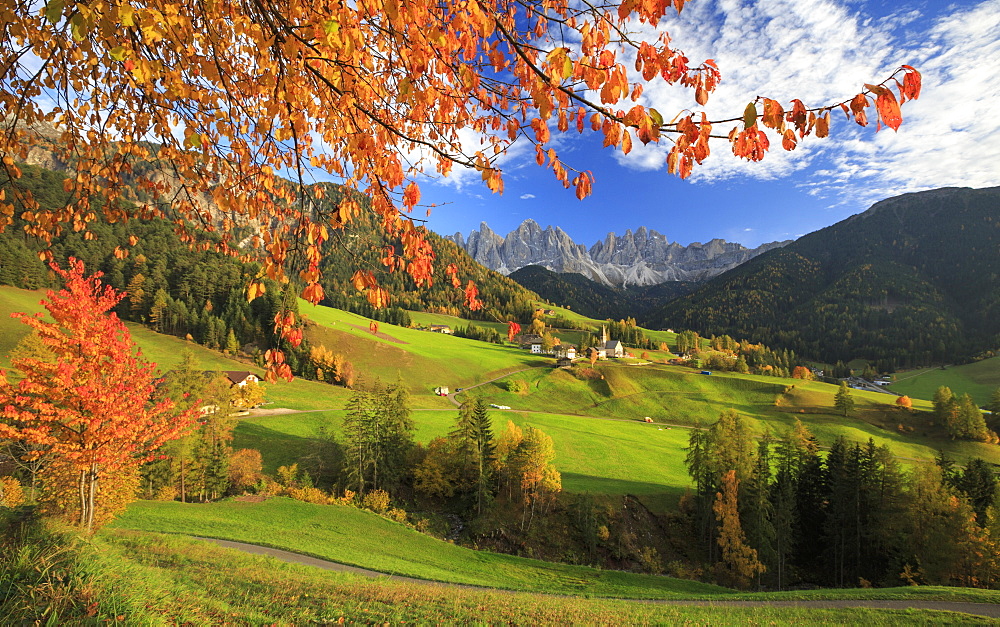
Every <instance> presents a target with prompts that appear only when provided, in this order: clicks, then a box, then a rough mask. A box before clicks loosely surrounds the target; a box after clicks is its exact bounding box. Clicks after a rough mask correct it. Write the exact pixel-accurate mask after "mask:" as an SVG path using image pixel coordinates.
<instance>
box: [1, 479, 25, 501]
mask: <svg viewBox="0 0 1000 627" xmlns="http://www.w3.org/2000/svg"><path fill="white" fill-rule="evenodd" d="M22 503H24V490H22V489H21V483H20V482H19V481H18V480H17V479H15V478H14V477H0V507H11V508H13V507H17V506H18V505H21V504H22Z"/></svg>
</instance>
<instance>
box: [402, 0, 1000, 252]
mask: <svg viewBox="0 0 1000 627" xmlns="http://www.w3.org/2000/svg"><path fill="white" fill-rule="evenodd" d="M661 28H662V29H666V30H667V31H668V32H670V34H671V36H672V38H673V45H675V46H677V47H679V48H680V49H682V50H684V51H685V52H686V53H687V55H688V57H689V58H690V59H691V61H692V62H693V63H699V62H700V61H702V60H704V59H707V58H714V59H715V60H716V61H717V62H718V64H719V67H720V69H721V71H722V75H723V80H722V84H721V85H720V86H719V88H718V89H717V91H716V92H715V94H714V95H713V96H712V98H711V99H710V101H709V103H708V105H707V106H706V107H705V109H706V111H707V112H708V115H709V117H716V118H719V117H731V116H734V115H738V114H740V113H741V112H742V111H743V108H744V107H745V106H746V103H747V102H749V101H750V100H752V99H753V98H754V97H755V96H757V95H761V96H767V97H771V98H775V99H778V100H780V101H782V102H787V101H788V100H790V99H791V98H796V97H798V98H801V99H802V100H803V101H804V102H805V103H806V104H807V105H808V106H815V105H820V104H828V103H832V102H838V101H840V100H842V99H844V98H847V97H850V96H852V95H853V94H855V93H857V92H858V91H860V89H861V88H862V84H863V83H866V82H878V81H881V80H883V79H884V78H885V77H887V76H888V75H889V74H891V73H892V71H893V70H894V69H895V68H896V67H898V66H899V65H901V64H909V65H913V66H915V67H917V68H918V69H919V70H921V72H922V73H923V93H922V94H921V98H920V100H918V101H914V102H908V103H906V104H905V105H904V106H903V109H902V111H903V125H902V126H901V127H900V129H899V132H898V133H893V131H892V130H891V129H883V130H882V131H880V132H878V133H875V129H874V126H870V127H869V128H866V129H861V128H860V127H858V126H857V125H856V124H855V123H854V122H853V121H847V120H846V119H845V118H844V117H843V115H841V114H837V115H834V116H833V117H834V120H835V121H834V123H833V124H832V125H831V136H830V137H829V138H827V139H823V140H818V139H815V138H807V139H806V141H804V142H802V143H800V145H799V147H798V148H797V149H796V150H795V151H793V152H791V153H786V152H785V151H783V150H781V148H780V145H779V144H780V142H779V141H776V140H775V139H774V138H773V137H772V140H771V145H772V147H773V148H776V149H773V150H772V151H771V152H770V153H769V155H768V158H766V159H765V160H764V161H763V162H761V163H747V162H742V161H740V160H738V159H736V158H735V157H733V156H732V154H731V153H730V152H729V147H728V144H727V143H726V142H725V141H721V140H716V143H715V144H713V146H712V149H713V153H712V155H711V156H710V157H709V159H708V160H706V162H705V163H704V164H703V165H702V166H701V167H699V168H696V171H695V174H694V175H693V176H692V177H691V178H689V179H688V180H686V181H681V180H680V179H678V178H676V177H673V176H670V175H668V174H667V173H666V168H665V165H664V159H665V155H666V152H667V150H669V144H668V143H665V144H664V145H663V146H653V145H651V146H649V147H646V148H642V146H641V144H639V143H638V142H636V146H638V147H639V148H641V149H633V151H632V153H630V154H629V155H628V156H626V155H623V154H621V153H620V152H616V151H612V150H611V149H608V148H601V144H600V139H599V138H598V137H597V136H596V135H583V136H580V135H576V134H575V133H572V134H570V135H566V136H561V137H559V138H558V139H557V140H556V141H557V142H558V143H557V147H558V149H559V151H560V157H561V158H562V159H563V160H564V161H565V162H567V163H569V164H571V165H573V166H574V167H577V168H579V169H583V170H586V169H589V170H592V171H593V173H594V175H595V179H596V180H595V184H594V193H593V195H592V196H591V197H589V198H587V199H586V200H584V201H578V200H577V199H576V197H575V196H574V194H573V192H572V190H565V189H563V188H562V186H561V185H560V184H558V183H557V182H556V181H555V179H554V178H553V177H552V176H551V173H549V172H548V171H546V170H543V169H542V168H539V167H538V166H536V165H535V164H534V155H533V152H532V153H528V152H527V151H525V150H520V149H518V148H517V147H515V149H514V150H512V151H511V152H510V154H509V155H508V156H507V157H506V158H505V159H504V162H503V167H504V172H505V191H504V194H503V195H502V196H498V195H491V194H490V192H489V190H488V189H486V188H485V186H483V185H482V184H481V183H480V182H479V176H478V175H477V174H476V173H474V172H457V173H456V174H454V175H453V176H452V177H450V178H449V179H444V180H437V181H433V182H424V183H423V184H422V191H423V199H422V200H423V202H426V203H437V205H438V206H437V207H436V208H434V209H433V210H432V214H431V216H430V218H429V222H428V226H429V227H430V228H431V229H432V230H434V231H436V232H438V233H441V234H452V233H455V232H456V231H460V232H462V233H463V234H468V233H469V231H471V230H472V229H476V228H478V227H479V223H480V222H481V221H485V222H487V223H488V224H489V225H490V227H491V228H492V229H493V230H494V231H496V232H498V233H500V234H501V235H504V234H506V233H507V232H509V231H510V230H512V229H514V228H516V227H517V225H518V224H520V223H521V222H522V221H523V220H525V219H527V218H532V219H534V220H535V221H536V222H538V223H539V224H541V225H542V226H543V227H544V226H547V225H553V226H559V227H561V228H562V229H563V230H565V231H566V232H567V233H569V235H570V236H571V237H573V238H574V240H575V241H577V242H578V243H582V244H586V245H587V246H590V245H591V244H593V243H594V242H595V241H597V240H598V239H602V238H603V237H604V236H605V235H606V234H607V233H608V232H609V231H615V232H617V233H619V234H621V233H624V232H625V230H626V229H629V228H631V229H633V230H634V229H635V228H637V227H639V226H646V227H647V228H651V229H655V230H657V231H659V232H661V233H663V234H664V235H666V236H667V238H668V239H669V240H671V241H676V242H680V243H681V244H689V243H691V242H695V241H700V242H705V241H707V240H709V239H712V238H713V237H720V238H724V239H727V240H729V241H737V242H741V243H743V244H745V245H748V246H756V245H759V244H761V243H764V242H769V241H774V240H781V239H789V238H794V237H797V236H800V235H803V234H805V233H809V232H811V231H814V230H817V229H819V228H823V227H825V226H828V225H830V224H833V223H835V222H837V221H839V220H842V219H843V218H846V217H847V216H849V215H852V214H855V213H858V212H860V211H863V210H865V209H867V208H868V207H869V206H870V205H871V204H872V203H873V202H875V201H877V200H879V199H882V198H886V197H889V196H893V195H897V194H900V193H905V192H911V191H919V190H923V189H932V188H936V187H945V186H968V187H987V186H992V185H1000V0H987V1H984V2H975V1H965V0H963V1H959V2H943V1H940V0H922V1H910V0H902V1H900V2H885V1H874V0H873V1H867V2H865V1H844V0H768V1H764V2H750V1H744V0H692V1H691V2H690V3H689V4H688V5H687V6H686V7H685V9H684V11H683V13H682V14H681V16H679V17H672V18H671V19H669V20H666V21H665V22H664V23H663V24H661ZM626 65H630V64H629V63H626ZM640 102H642V103H643V104H646V105H649V106H654V107H656V108H657V109H658V110H659V111H660V112H661V113H664V117H666V118H670V117H673V115H674V114H675V113H677V112H679V111H681V110H682V109H684V108H692V109H693V108H695V107H696V105H695V103H694V99H693V94H692V93H691V92H690V91H688V90H685V89H682V88H672V87H669V86H665V85H664V86H662V87H661V86H655V85H654V86H651V87H649V88H647V90H646V91H645V93H644V94H643V96H642V100H641V101H640ZM668 112H669V113H668ZM871 117H874V115H873V114H872V115H871ZM720 130H723V132H728V127H726V128H724V129H720ZM421 217H422V216H421Z"/></svg>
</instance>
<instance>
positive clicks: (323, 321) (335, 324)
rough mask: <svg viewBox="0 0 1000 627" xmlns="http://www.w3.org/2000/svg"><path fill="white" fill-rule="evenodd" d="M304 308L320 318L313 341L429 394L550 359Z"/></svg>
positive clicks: (371, 373) (310, 334)
mask: <svg viewBox="0 0 1000 627" xmlns="http://www.w3.org/2000/svg"><path fill="white" fill-rule="evenodd" d="M300 310H301V311H302V312H303V314H304V315H305V316H307V317H308V319H309V320H311V321H313V322H315V323H317V324H316V325H315V326H312V325H310V326H308V327H307V329H306V337H307V338H308V339H309V341H311V342H313V343H316V344H323V345H325V346H327V347H328V348H329V349H330V350H332V351H334V352H338V353H342V354H344V355H347V356H348V359H349V360H350V361H351V362H352V363H353V364H354V366H355V368H356V370H357V371H358V372H360V373H363V375H364V376H366V377H378V378H379V379H381V380H382V381H383V382H387V383H391V382H394V381H396V380H397V378H398V377H400V376H402V377H403V380H404V382H405V383H406V385H407V386H408V387H409V389H410V391H411V392H413V393H414V394H428V395H429V394H431V393H432V390H433V388H435V387H437V386H442V385H443V386H447V387H450V388H456V387H465V386H468V385H471V384H473V383H478V382H480V381H483V380H485V379H488V378H490V376H494V375H499V374H503V373H505V372H511V371H513V370H518V369H521V368H529V367H532V366H536V365H539V364H540V363H544V362H545V361H549V360H547V359H545V358H543V357H540V356H538V355H531V354H529V353H527V352H525V351H522V350H519V349H516V348H513V347H504V346H499V345H496V344H487V343H485V342H477V341H475V340H468V339H465V338H459V337H453V336H450V335H445V334H442V333H430V332H428V331H419V330H416V329H408V328H405V327H400V326H396V325H391V324H385V323H381V324H379V335H378V336H373V335H372V333H371V331H370V330H369V328H368V325H369V323H370V322H371V321H370V320H369V319H368V318H364V317H362V316H359V315H356V314H352V313H348V312H345V311H340V310H337V309H330V308H328V307H313V306H312V305H308V304H301V305H300Z"/></svg>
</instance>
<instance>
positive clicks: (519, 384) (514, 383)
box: [504, 379, 528, 394]
mask: <svg viewBox="0 0 1000 627" xmlns="http://www.w3.org/2000/svg"><path fill="white" fill-rule="evenodd" d="M504 388H505V389H506V390H507V391H508V392H511V393H513V394H525V393H527V391H528V382H527V381H525V380H524V379H508V380H507V381H505V382H504Z"/></svg>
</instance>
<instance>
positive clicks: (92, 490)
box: [87, 464, 97, 533]
mask: <svg viewBox="0 0 1000 627" xmlns="http://www.w3.org/2000/svg"><path fill="white" fill-rule="evenodd" d="M88 483H89V484H90V485H89V486H87V491H88V495H87V496H88V501H90V503H89V506H88V507H87V533H91V532H93V530H94V510H95V509H96V508H97V464H91V465H90V474H89V482H88Z"/></svg>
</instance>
